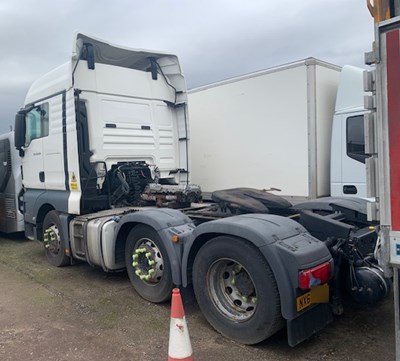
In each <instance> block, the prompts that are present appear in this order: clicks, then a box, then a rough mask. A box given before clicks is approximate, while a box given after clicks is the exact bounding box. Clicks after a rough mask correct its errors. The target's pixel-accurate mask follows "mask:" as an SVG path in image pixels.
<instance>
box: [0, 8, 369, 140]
mask: <svg viewBox="0 0 400 361" xmlns="http://www.w3.org/2000/svg"><path fill="white" fill-rule="evenodd" d="M75 31H80V32H83V33H87V34H89V35H92V36H95V37H97V38H100V39H104V40H106V41H109V42H112V43H115V44H119V45H123V46H127V47H133V48H145V49H153V50H162V51H167V52H173V53H175V54H177V55H178V56H179V58H180V61H181V63H182V66H183V69H184V73H185V76H186V81H187V84H188V87H189V88H193V87H196V86H199V85H204V84H208V83H212V82H215V81H217V80H222V79H226V78H229V77H233V76H237V75H242V74H245V73H249V72H253V71H257V70H261V69H266V68H269V67H271V66H276V65H280V64H283V63H287V62H292V61H295V60H299V59H304V58H307V57H310V56H312V57H315V58H318V59H321V60H324V61H327V62H330V63H333V64H337V65H345V64H351V65H356V66H363V62H364V53H365V52H366V51H370V50H371V44H372V41H373V20H372V18H371V16H370V14H369V12H368V10H367V8H366V5H365V0H329V1H328V0H303V1H299V0H279V1H270V0H151V1H149V0H141V1H138V0H113V1H110V0H107V1H106V0H63V1H55V0H17V1H15V0H1V1H0V49H1V56H0V133H3V132H4V131H8V130H9V129H10V125H12V124H13V123H14V115H15V113H16V111H17V110H18V109H19V108H20V107H22V105H23V102H24V98H25V94H26V91H27V89H28V87H29V85H30V84H31V83H32V82H33V81H34V80H35V79H36V78H37V77H39V76H41V75H43V74H44V73H46V72H47V71H49V70H51V69H52V68H55V67H56V66H58V65H60V64H62V63H64V62H66V61H67V60H68V59H69V57H70V54H71V52H72V40H73V34H74V32H75Z"/></svg>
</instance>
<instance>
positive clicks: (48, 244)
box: [43, 225, 60, 254]
mask: <svg viewBox="0 0 400 361" xmlns="http://www.w3.org/2000/svg"><path fill="white" fill-rule="evenodd" d="M43 244H44V247H45V248H46V249H48V250H49V252H51V253H53V254H57V252H58V251H59V249H60V235H59V231H58V229H57V227H55V226H54V225H53V226H51V227H49V228H47V229H46V230H45V231H44V235H43Z"/></svg>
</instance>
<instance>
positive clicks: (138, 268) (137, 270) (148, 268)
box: [125, 225, 173, 303]
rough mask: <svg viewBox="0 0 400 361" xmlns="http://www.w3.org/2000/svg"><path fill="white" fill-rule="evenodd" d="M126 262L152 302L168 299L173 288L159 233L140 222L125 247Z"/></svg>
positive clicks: (132, 278)
mask: <svg viewBox="0 0 400 361" xmlns="http://www.w3.org/2000/svg"><path fill="white" fill-rule="evenodd" d="M125 264H126V269H127V271H128V276H129V279H130V281H131V283H132V285H133V287H134V288H135V290H136V292H137V293H138V294H139V295H140V296H141V297H143V298H144V299H146V300H148V301H150V302H155V303H159V302H164V301H167V300H168V299H169V298H170V297H171V292H172V288H173V283H172V274H171V264H170V262H169V258H168V254H167V250H166V248H165V246H164V244H163V242H162V240H161V238H160V236H159V235H158V234H157V232H156V231H155V230H154V229H153V228H151V227H149V226H146V225H138V226H136V227H134V228H132V230H131V231H130V232H129V234H128V238H127V240H126V246H125Z"/></svg>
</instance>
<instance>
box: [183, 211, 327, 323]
mask: <svg viewBox="0 0 400 361" xmlns="http://www.w3.org/2000/svg"><path fill="white" fill-rule="evenodd" d="M222 235H226V236H232V237H236V238H240V239H244V240H246V241H247V242H249V243H251V244H252V245H254V246H255V247H256V248H258V250H259V251H260V253H261V254H262V255H263V257H264V258H265V259H266V260H267V262H268V264H269V266H270V267H271V270H272V273H273V275H274V277H275V280H276V283H277V286H278V290H279V295H280V301H281V311H282V316H283V317H284V318H285V319H293V318H294V317H296V316H297V315H298V314H297V311H296V289H297V282H298V280H297V277H298V270H299V269H301V268H306V267H312V266H314V265H317V264H319V263H320V262H321V261H325V260H326V259H330V257H331V256H330V253H329V251H328V249H327V248H326V246H325V245H324V244H323V243H322V242H320V241H318V240H317V239H315V238H313V237H312V236H311V235H309V234H308V233H307V231H306V230H305V229H304V228H303V227H302V226H301V225H300V224H298V223H297V222H295V221H293V220H291V219H289V218H285V217H281V216H275V215H267V214H263V215H261V214H260V215H258V214H251V215H240V216H234V217H230V218H226V219H222V220H216V221H211V222H208V223H203V224H202V225H200V226H199V227H197V229H196V230H195V231H194V232H193V237H192V239H191V240H190V242H188V244H186V246H185V251H184V254H183V259H182V280H183V286H187V285H188V284H189V283H191V281H192V278H191V277H192V269H193V263H194V260H195V258H196V255H197V253H198V251H199V250H200V249H201V247H203V246H204V245H205V244H206V243H207V242H208V241H210V240H211V239H213V238H215V237H217V236H222ZM292 244H296V247H297V248H296V249H294V247H293V245H292ZM314 248H315V249H314ZM299 249H300V251H299Z"/></svg>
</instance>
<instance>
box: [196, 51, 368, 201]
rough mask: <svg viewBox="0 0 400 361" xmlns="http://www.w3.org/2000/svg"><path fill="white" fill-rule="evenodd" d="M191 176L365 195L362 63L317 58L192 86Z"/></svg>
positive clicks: (304, 195) (293, 194) (209, 186)
mask: <svg viewBox="0 0 400 361" xmlns="http://www.w3.org/2000/svg"><path fill="white" fill-rule="evenodd" d="M188 98H189V115H190V128H191V147H192V153H191V154H192V182H193V183H195V184H200V185H201V187H202V190H203V193H204V195H205V196H208V195H209V194H210V193H211V192H212V191H215V190H218V189H224V188H234V187H238V186H247V187H252V188H258V189H272V190H273V189H276V188H278V189H279V190H280V191H279V192H277V191H275V192H274V193H275V194H279V195H281V196H283V197H285V198H287V199H290V200H291V201H294V202H298V201H301V200H304V199H313V198H317V197H323V196H329V195H332V196H344V195H355V196H357V197H366V170H365V158H366V156H365V154H364V129H363V127H364V123H363V114H364V112H365V111H364V91H363V69H360V68H356V67H352V66H345V67H344V68H343V69H341V68H340V67H338V66H335V65H332V64H328V63H325V62H322V61H319V60H316V59H314V58H308V59H305V60H302V61H297V62H294V63H290V64H286V65H281V66H278V67H274V68H271V69H267V70H263V71H259V72H256V73H252V74H247V75H243V76H239V77H236V78H232V79H227V80H224V81H221V82H217V83H214V84H209V85H206V86H202V87H200V88H195V89H192V90H190V91H189V92H188Z"/></svg>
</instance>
